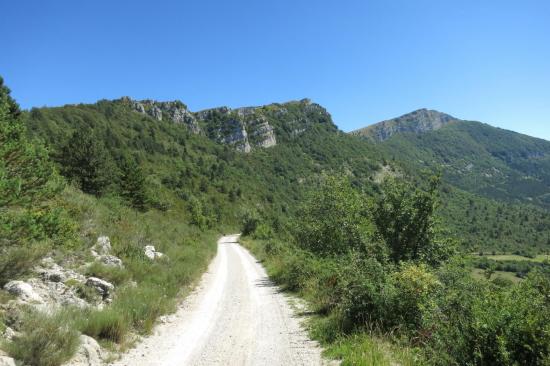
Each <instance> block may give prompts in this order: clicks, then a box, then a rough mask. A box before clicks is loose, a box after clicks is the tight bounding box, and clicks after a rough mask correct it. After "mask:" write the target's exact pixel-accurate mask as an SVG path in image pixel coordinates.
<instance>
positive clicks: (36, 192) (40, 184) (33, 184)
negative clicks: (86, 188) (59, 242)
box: [0, 77, 61, 214]
mask: <svg viewBox="0 0 550 366" xmlns="http://www.w3.org/2000/svg"><path fill="white" fill-rule="evenodd" d="M9 94H10V90H9V89H8V88H7V87H6V86H4V81H3V79H2V78H1V77H0V214H1V213H2V212H4V211H6V210H9V209H10V208H15V207H30V206H35V207H37V206H39V205H40V204H41V202H44V201H45V200H48V199H50V198H51V197H53V196H54V195H55V194H56V193H57V192H58V191H59V190H60V189H61V184H60V183H59V180H58V179H56V178H57V176H56V174H55V170H54V167H53V164H52V163H51V162H50V160H49V158H48V153H47V151H46V149H45V148H44V147H43V146H42V145H40V144H38V143H31V142H29V141H28V140H27V138H26V130H25V127H24V126H23V124H22V123H21V121H20V120H19V114H20V111H19V106H18V105H17V103H16V102H15V101H14V100H13V99H12V98H11V97H10V95H9Z"/></svg>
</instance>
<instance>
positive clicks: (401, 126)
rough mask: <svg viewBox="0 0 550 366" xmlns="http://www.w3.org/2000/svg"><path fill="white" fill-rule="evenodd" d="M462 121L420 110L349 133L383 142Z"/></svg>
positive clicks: (437, 112)
mask: <svg viewBox="0 0 550 366" xmlns="http://www.w3.org/2000/svg"><path fill="white" fill-rule="evenodd" d="M460 121H462V120H460V119H458V118H455V117H453V116H451V115H449V114H446V113H442V112H439V111H436V110H433V109H427V108H421V109H417V110H415V111H412V112H410V113H406V114H404V115H401V116H399V117H396V118H392V119H388V120H384V121H381V122H378V123H374V124H372V125H369V126H366V127H363V128H360V129H357V130H354V131H351V132H349V133H350V134H351V135H356V136H360V137H364V138H369V139H372V140H375V141H385V140H387V139H389V138H390V137H392V136H394V135H395V134H399V133H405V132H411V133H415V134H421V133H425V132H428V131H435V130H438V129H440V128H441V127H443V126H445V125H447V124H449V123H453V122H460Z"/></svg>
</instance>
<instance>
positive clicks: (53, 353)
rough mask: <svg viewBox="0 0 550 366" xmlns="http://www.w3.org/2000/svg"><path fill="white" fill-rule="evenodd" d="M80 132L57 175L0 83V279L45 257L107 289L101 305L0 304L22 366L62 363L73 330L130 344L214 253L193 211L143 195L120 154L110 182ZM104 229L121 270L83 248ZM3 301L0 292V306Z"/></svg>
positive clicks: (138, 175) (85, 291) (137, 173)
mask: <svg viewBox="0 0 550 366" xmlns="http://www.w3.org/2000/svg"><path fill="white" fill-rule="evenodd" d="M0 81H1V80H0ZM79 138H80V139H81V140H80V144H77V143H75V144H73V146H72V148H71V151H70V152H69V151H67V154H66V155H65V157H66V158H67V159H69V160H71V159H72V161H69V162H67V163H66V164H65V165H62V166H61V171H62V173H63V174H65V177H63V176H62V175H60V174H59V173H58V168H57V166H56V165H55V164H54V162H52V161H51V160H50V158H49V155H48V150H47V149H46V148H45V147H44V145H43V144H42V143H40V142H39V141H36V140H35V139H33V138H29V137H27V134H26V129H25V126H24V125H23V124H22V122H21V119H20V112H19V109H18V107H17V104H16V103H15V102H14V101H13V99H11V98H10V96H9V90H8V89H7V88H6V87H5V86H3V85H2V84H1V83H0V212H1V215H0V285H1V286H3V285H4V284H6V283H7V282H8V281H10V280H13V279H25V278H27V277H28V276H30V273H31V271H32V270H33V268H34V267H35V266H36V265H37V264H39V263H40V261H41V259H42V258H44V257H45V256H49V257H51V258H53V259H54V260H55V261H56V262H57V263H59V264H61V265H62V266H63V267H66V268H74V269H77V270H81V271H82V272H83V273H84V274H85V275H87V276H94V277H99V278H101V279H103V280H107V281H109V282H112V283H113V284H114V285H115V288H116V290H115V293H114V295H113V296H112V301H111V302H110V304H108V305H106V306H104V307H90V308H86V309H82V308H76V307H74V308H72V307H70V306H69V307H63V308H55V307H52V308H50V309H49V310H48V311H46V312H44V311H41V310H36V309H35V307H33V306H31V305H25V304H23V305H15V307H13V306H6V307H4V306H2V307H1V308H0V331H1V332H0V333H3V331H4V330H5V329H6V326H11V327H13V328H14V329H15V331H16V332H17V334H16V335H15V336H13V338H12V339H11V340H10V341H6V340H4V341H2V344H0V349H4V350H5V351H6V352H7V353H8V354H9V355H11V356H12V357H14V358H16V359H17V360H19V361H21V362H23V363H24V364H27V365H39V366H42V365H43V366H55V365H60V364H61V363H63V362H65V361H67V360H69V359H70V358H71V357H72V356H73V354H74V353H75V351H76V350H77V348H78V346H79V343H80V341H79V334H85V335H88V336H91V337H93V338H95V339H96V340H98V341H100V343H102V344H103V345H104V346H106V347H107V348H110V349H113V350H116V349H124V348H125V347H127V346H129V345H131V344H132V342H133V341H134V339H135V335H136V334H147V333H149V332H150V331H151V329H152V327H153V325H154V323H155V321H156V319H157V318H158V317H159V316H160V315H162V314H166V313H169V312H171V311H173V310H174V309H175V305H176V301H177V300H178V298H180V297H181V296H183V295H185V294H186V291H188V290H189V289H190V286H191V285H192V284H193V283H194V281H195V280H196V279H197V278H198V277H199V276H200V275H201V274H202V273H203V272H204V270H205V269H206V266H207V264H208V263H209V261H210V259H211V258H212V256H213V255H214V254H215V248H216V247H215V243H216V238H217V236H218V235H219V234H218V232H216V231H214V230H213V229H209V228H207V227H205V228H201V227H198V226H197V225H194V224H192V223H191V222H192V221H193V220H194V219H195V220H197V219H201V217H202V216H201V215H204V214H203V213H202V212H199V213H196V212H195V213H192V214H190V213H189V212H188V206H187V205H186V204H185V202H181V201H173V202H172V203H171V207H170V209H167V208H166V207H164V206H162V204H160V203H159V201H158V200H157V198H156V197H155V196H147V195H148V194H149V192H146V191H145V186H144V184H145V183H144V182H145V180H144V178H143V175H142V172H141V170H140V168H139V167H138V166H136V165H135V164H134V163H133V160H131V159H129V158H128V160H123V163H122V164H123V165H122V169H121V171H122V172H124V174H121V176H120V180H118V179H117V177H116V175H113V171H115V172H116V166H112V169H113V170H109V171H107V170H105V165H104V164H109V159H110V157H109V155H108V154H107V152H106V151H103V150H101V147H98V146H96V145H95V144H97V142H95V141H91V140H90V138H89V137H84V135H80V137H79ZM79 166H82V170H78V167H79ZM68 167H71V169H70V170H69V168H68ZM69 171H70V173H69ZM113 182H115V183H117V184H118V185H119V186H118V187H117V186H116V185H113ZM193 215H194V216H193ZM219 229H220V230H221V229H223V225H220V226H219ZM103 235H107V236H108V237H109V238H110V243H111V245H112V254H113V255H116V257H117V258H119V259H120V260H122V263H123V266H121V267H118V266H106V265H104V264H102V263H99V262H97V261H95V260H94V259H93V258H91V255H90V248H92V246H93V245H94V244H95V243H96V240H97V238H98V237H100V236H103ZM145 245H154V246H155V247H156V249H157V250H158V251H162V253H163V254H164V256H163V257H162V258H160V259H158V260H151V259H150V258H147V257H146V256H145V255H144V246H145ZM65 285H66V286H68V288H75V289H76V290H77V292H78V293H79V296H81V297H82V298H83V299H85V300H87V301H89V302H90V303H93V301H97V300H98V297H100V296H98V293H97V291H96V290H95V289H93V288H91V287H89V286H87V285H85V284H83V283H80V282H77V281H71V280H69V281H67V282H66V283H65ZM11 300H13V296H11V295H9V294H8V293H7V292H5V291H3V290H0V305H7V304H8V302H9V301H11Z"/></svg>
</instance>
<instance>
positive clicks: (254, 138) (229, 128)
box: [120, 97, 336, 153]
mask: <svg viewBox="0 0 550 366" xmlns="http://www.w3.org/2000/svg"><path fill="white" fill-rule="evenodd" d="M120 101H122V102H123V103H125V104H127V105H128V106H130V107H131V108H132V109H133V110H134V111H136V112H138V113H141V114H145V115H148V116H150V117H152V118H154V119H156V120H159V121H161V120H171V121H173V122H174V123H181V124H183V125H185V126H187V127H188V128H189V130H190V131H191V132H193V133H195V134H205V135H206V136H208V137H209V138H211V139H213V140H214V141H216V142H219V143H222V144H226V145H230V146H232V147H234V148H235V149H236V150H237V151H240V152H243V153H249V152H251V151H252V150H253V149H255V148H269V147H272V146H275V145H277V140H278V139H279V138H282V139H283V140H284V139H291V138H295V137H296V136H299V135H300V134H302V133H304V132H305V131H307V130H308V129H309V128H312V127H313V126H315V125H323V126H326V127H328V128H330V129H333V130H336V126H334V124H333V123H332V119H331V117H330V114H328V112H327V111H326V110H325V109H324V108H323V107H321V106H320V105H318V104H315V103H312V102H311V101H310V100H309V99H302V100H300V101H291V102H287V103H282V104H270V105H265V106H259V107H242V108H235V109H231V108H229V107H218V108H211V109H206V110H202V111H199V112H191V111H189V110H188V108H187V106H186V105H185V104H183V103H182V102H180V101H173V102H158V101H154V100H141V101H136V100H133V99H130V98H128V97H123V98H122V99H120Z"/></svg>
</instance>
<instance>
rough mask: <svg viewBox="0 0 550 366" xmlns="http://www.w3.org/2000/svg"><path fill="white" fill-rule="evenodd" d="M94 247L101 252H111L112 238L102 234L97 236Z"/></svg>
mask: <svg viewBox="0 0 550 366" xmlns="http://www.w3.org/2000/svg"><path fill="white" fill-rule="evenodd" d="M93 249H94V250H95V251H96V252H98V253H99V254H109V253H110V252H111V239H109V237H108V236H100V237H99V238H97V242H96V243H95V245H94V247H93Z"/></svg>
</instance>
